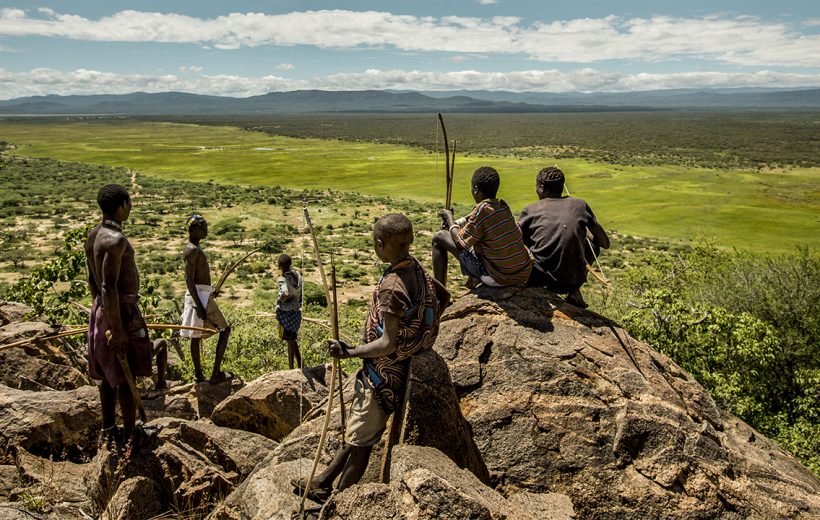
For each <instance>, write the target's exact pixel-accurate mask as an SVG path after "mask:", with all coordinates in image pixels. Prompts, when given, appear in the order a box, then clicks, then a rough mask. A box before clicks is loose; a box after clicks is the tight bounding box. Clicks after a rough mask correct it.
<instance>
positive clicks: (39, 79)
mask: <svg viewBox="0 0 820 520" xmlns="http://www.w3.org/2000/svg"><path fill="white" fill-rule="evenodd" d="M0 85H3V89H2V94H0V97H2V98H3V99H10V98H16V97H24V96H34V95H47V94H61V95H70V94H103V93H106V94H125V93H129V92H136V91H145V92H166V91H179V92H192V93H197V94H210V95H218V96H235V97H245V96H253V95H260V94H265V93H267V92H272V91H288V90H302V89H322V90H370V89H412V90H509V91H516V92H571V91H610V92H623V91H639V90H655V89H669V88H697V87H807V86H817V85H820V73H817V74H791V73H782V72H774V71H760V72H754V73H739V72H738V73H727V72H680V73H672V74H647V73H641V74H624V73H621V72H610V71H602V70H596V69H592V68H581V69H577V70H574V71H570V72H560V71H558V70H554V69H536V70H522V71H515V72H479V71H473V70H462V71H453V72H424V71H417V70H410V71H405V70H378V69H371V70H367V71H364V72H348V73H342V74H332V75H329V76H323V77H317V78H311V79H289V78H283V77H280V76H263V77H246V76H234V75H197V76H185V77H183V76H178V75H175V74H159V75H140V74H134V75H125V74H115V73H110V72H101V71H95V70H87V69H78V70H74V71H70V72H62V71H58V70H54V69H46V68H38V69H33V70H31V71H29V72H12V71H8V70H5V69H0Z"/></svg>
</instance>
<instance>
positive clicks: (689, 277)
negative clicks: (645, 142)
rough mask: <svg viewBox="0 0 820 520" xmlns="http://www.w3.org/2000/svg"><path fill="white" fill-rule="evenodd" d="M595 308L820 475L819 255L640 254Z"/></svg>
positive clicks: (705, 250) (710, 250)
mask: <svg viewBox="0 0 820 520" xmlns="http://www.w3.org/2000/svg"><path fill="white" fill-rule="evenodd" d="M614 283H615V285H614V288H613V290H612V291H610V292H608V293H600V292H597V293H593V294H591V301H594V302H595V305H594V306H595V307H596V308H597V310H599V311H601V312H603V313H604V314H607V315H609V316H611V317H613V318H615V319H618V320H620V321H622V322H623V323H624V325H625V326H626V327H627V329H628V330H629V331H630V332H631V333H632V334H633V335H634V336H635V337H637V338H639V339H641V340H642V341H646V342H647V343H649V344H650V345H652V346H653V347H654V348H656V349H658V350H659V351H661V352H664V353H665V354H667V355H669V356H670V357H671V358H672V359H674V360H675V361H676V362H677V363H678V364H679V365H680V366H681V367H682V368H683V369H684V370H686V371H687V372H689V373H690V374H691V375H692V376H693V377H694V378H695V379H697V380H698V382H700V383H701V384H702V385H703V386H704V387H705V388H706V389H707V390H709V392H710V394H711V395H712V397H714V398H715V400H716V402H717V403H718V404H719V405H720V406H721V407H722V408H723V409H725V410H727V411H729V412H731V413H733V414H735V415H737V416H738V417H740V418H741V419H743V420H745V421H747V422H748V423H750V424H751V425H752V426H753V427H755V428H757V429H758V430H760V431H761V432H762V433H764V434H765V435H767V436H768V437H770V438H772V439H774V440H775V441H777V442H778V443H780V444H781V445H782V446H783V447H784V448H786V449H789V450H791V452H792V453H793V454H794V455H795V456H796V457H797V458H798V459H799V460H801V461H802V462H803V463H804V464H806V465H807V466H808V467H809V468H810V469H811V470H812V471H814V472H815V473H816V474H820V344H819V343H818V341H817V338H818V337H819V336H820V324H819V323H820V255H818V253H817V252H814V251H810V250H809V249H807V248H804V249H801V250H799V251H798V252H797V253H795V254H791V255H780V256H770V257H761V256H757V255H751V254H748V253H742V252H725V251H720V250H718V249H716V248H714V247H711V246H709V245H708V244H706V245H704V244H697V245H695V246H693V247H691V248H690V249H688V250H685V251H683V252H678V253H676V254H663V253H656V254H653V255H652V256H647V257H642V258H641V259H640V261H639V262H638V267H637V268H635V269H633V270H631V271H627V272H626V273H625V274H624V275H623V276H622V277H620V278H618V279H616V280H615V282H614Z"/></svg>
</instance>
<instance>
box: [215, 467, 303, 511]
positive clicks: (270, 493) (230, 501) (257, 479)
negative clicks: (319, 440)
mask: <svg viewBox="0 0 820 520" xmlns="http://www.w3.org/2000/svg"><path fill="white" fill-rule="evenodd" d="M272 460H273V459H272V458H271V457H268V459H266V460H265V461H264V462H263V463H262V464H260V465H259V467H258V468H257V469H256V471H254V472H253V473H251V475H250V476H249V477H248V478H247V479H246V480H245V481H244V482H242V484H240V485H239V486H238V487H237V488H236V490H234V492H233V493H231V494H230V495H228V497H227V498H226V499H225V500H224V501H223V502H222V503H220V504H219V505H218V506H217V507H216V508H215V509H214V510H213V512H212V513H211V514H210V515H209V516H208V520H239V519H241V520H290V519H291V518H292V516H291V515H292V514H293V513H294V512H296V511H299V497H297V496H296V495H294V494H293V488H292V487H291V485H290V481H291V479H293V478H306V477H307V475H308V474H310V468H311V465H312V464H313V461H312V460H311V459H307V458H304V459H296V460H291V461H287V462H279V463H276V462H272ZM317 505H318V504H315V503H313V502H311V501H309V500H308V501H307V503H306V507H307V508H308V509H312V508H314V509H315V508H316V507H317Z"/></svg>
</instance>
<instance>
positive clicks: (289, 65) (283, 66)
mask: <svg viewBox="0 0 820 520" xmlns="http://www.w3.org/2000/svg"><path fill="white" fill-rule="evenodd" d="M295 68H296V67H295V66H294V65H293V63H280V64H279V65H277V66H276V69H277V70H293V69H295Z"/></svg>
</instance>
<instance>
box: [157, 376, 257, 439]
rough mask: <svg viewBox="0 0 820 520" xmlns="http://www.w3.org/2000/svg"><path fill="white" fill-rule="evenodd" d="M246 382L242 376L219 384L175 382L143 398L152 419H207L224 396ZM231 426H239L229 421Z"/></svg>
mask: <svg viewBox="0 0 820 520" xmlns="http://www.w3.org/2000/svg"><path fill="white" fill-rule="evenodd" d="M244 385H245V383H244V382H243V381H242V379H240V378H234V379H232V380H230V381H224V382H222V383H219V384H217V385H212V384H210V383H207V382H205V383H188V384H172V385H171V386H170V388H168V389H166V390H161V391H156V390H151V391H149V392H148V394H147V395H146V396H144V397H143V398H142V404H143V406H144V407H145V413H146V415H147V416H148V420H149V421H153V420H154V419H160V418H162V417H174V418H177V419H185V420H189V421H196V420H197V419H207V418H209V417H210V416H211V414H212V413H213V411H214V409H215V408H216V407H217V406H219V404H220V403H222V402H223V401H224V400H226V399H229V398H230V397H231V396H232V395H234V394H235V393H236V392H237V391H239V390H240V389H241V388H242V387H243V386H244ZM225 426H227V427H230V428H239V426H234V425H231V424H225Z"/></svg>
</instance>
